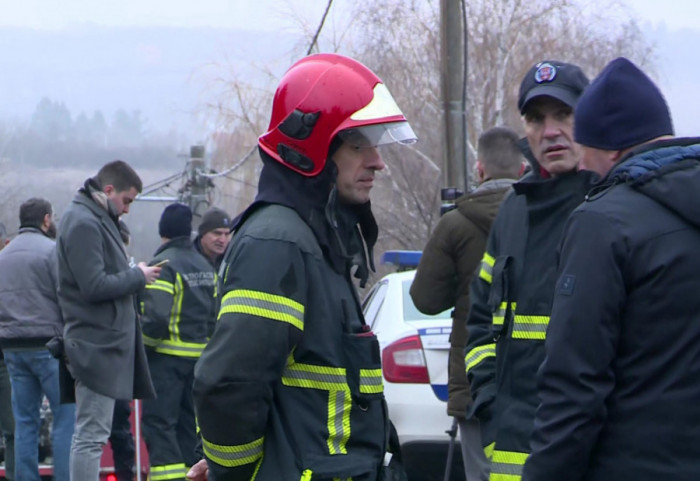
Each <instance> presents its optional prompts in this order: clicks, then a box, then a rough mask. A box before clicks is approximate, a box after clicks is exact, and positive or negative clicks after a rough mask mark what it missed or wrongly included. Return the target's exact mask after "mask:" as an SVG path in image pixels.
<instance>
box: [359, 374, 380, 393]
mask: <svg viewBox="0 0 700 481" xmlns="http://www.w3.org/2000/svg"><path fill="white" fill-rule="evenodd" d="M360 392H361V393H363V394H375V393H380V392H384V380H383V379H382V370H381V369H360Z"/></svg>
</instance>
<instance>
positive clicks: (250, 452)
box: [202, 438, 264, 468]
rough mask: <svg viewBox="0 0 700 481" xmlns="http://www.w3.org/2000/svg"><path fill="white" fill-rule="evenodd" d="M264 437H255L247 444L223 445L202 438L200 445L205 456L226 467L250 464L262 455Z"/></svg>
mask: <svg viewBox="0 0 700 481" xmlns="http://www.w3.org/2000/svg"><path fill="white" fill-rule="evenodd" d="M263 440H264V438H259V439H256V440H255V441H253V442H250V443H247V444H240V445H237V446H224V445H221V444H214V443H212V442H210V441H207V440H206V439H204V438H202V447H203V448H204V454H206V456H207V458H209V459H211V460H212V461H213V462H215V463H216V464H218V465H220V466H225V467H228V468H232V467H236V466H243V465H246V464H251V463H254V462H255V461H257V460H258V459H260V458H261V457H262V454H263Z"/></svg>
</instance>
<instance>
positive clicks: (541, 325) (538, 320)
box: [512, 315, 549, 341]
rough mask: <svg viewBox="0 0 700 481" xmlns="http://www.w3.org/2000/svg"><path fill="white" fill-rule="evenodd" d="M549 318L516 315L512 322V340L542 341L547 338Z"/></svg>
mask: <svg viewBox="0 0 700 481" xmlns="http://www.w3.org/2000/svg"><path fill="white" fill-rule="evenodd" d="M548 324H549V316H523V315H516V316H515V319H514V321H513V334H512V337H513V339H534V340H542V341H544V339H545V338H546V337H547V325H548Z"/></svg>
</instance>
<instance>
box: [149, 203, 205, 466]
mask: <svg viewBox="0 0 700 481" xmlns="http://www.w3.org/2000/svg"><path fill="white" fill-rule="evenodd" d="M158 231H159V232H158V233H159V235H160V237H161V239H162V241H163V243H162V244H161V246H160V247H159V248H158V250H156V253H155V256H154V259H153V260H152V261H151V264H152V265H154V266H158V267H161V268H162V270H161V274H160V278H159V279H158V280H157V281H156V282H154V283H153V284H151V285H148V286H146V289H145V290H144V291H143V293H142V297H141V301H142V303H141V306H142V314H143V317H142V322H143V339H144V343H145V344H146V346H147V349H146V353H147V356H148V365H149V367H150V370H151V374H152V376H153V384H154V386H155V388H156V394H157V398H156V399H152V400H148V401H145V402H144V404H143V418H142V424H141V425H142V427H143V435H144V438H145V440H146V445H147V446H148V455H149V461H150V465H151V479H159V480H169V479H172V480H175V479H183V478H184V477H185V473H186V472H187V471H186V470H187V469H188V468H189V466H192V465H193V464H195V463H196V462H197V461H198V460H199V457H198V456H196V455H195V444H196V426H195V420H194V407H193V401H192V382H193V380H194V365H195V362H196V361H197V359H199V356H200V354H201V353H202V351H203V350H204V346H206V344H207V340H208V339H209V337H210V336H211V333H212V332H213V330H214V322H215V320H216V273H215V272H214V267H213V266H212V265H211V264H210V263H209V262H207V260H206V259H205V258H204V257H203V256H201V255H200V254H199V253H198V252H197V251H196V250H195V249H194V248H193V246H192V241H191V240H190V234H191V232H192V211H191V210H190V208H189V207H187V206H186V205H184V204H171V205H169V206H167V207H166V208H165V210H164V211H163V214H162V215H161V218H160V222H159V223H158Z"/></svg>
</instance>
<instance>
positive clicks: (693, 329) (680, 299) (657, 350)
mask: <svg viewBox="0 0 700 481" xmlns="http://www.w3.org/2000/svg"><path fill="white" fill-rule="evenodd" d="M699 186H700V139H698V138H695V139H672V140H669V141H663V142H658V143H655V144H651V145H649V146H646V147H644V148H640V149H639V150H638V151H637V152H633V153H632V155H631V157H628V158H626V159H623V161H622V162H621V163H620V164H618V165H617V166H616V167H615V168H614V169H613V170H612V171H611V173H610V174H609V175H608V176H607V177H606V178H605V179H604V181H603V182H602V183H601V184H600V186H599V187H597V188H596V190H595V191H592V192H591V194H589V196H588V197H587V201H586V202H585V203H584V204H583V205H582V206H581V207H580V208H578V209H577V210H576V211H575V212H574V213H573V214H572V216H571V218H570V220H569V222H568V224H567V226H566V230H565V236H564V240H563V243H562V249H561V260H560V265H559V270H558V271H559V276H560V277H559V281H558V283H557V289H556V294H555V299H554V306H553V309H552V321H551V323H550V326H549V333H548V334H547V341H546V351H547V355H546V358H545V361H544V363H543V365H542V368H541V370H540V373H539V375H538V384H539V392H540V396H541V402H542V404H541V407H540V408H539V409H538V412H537V417H536V418H535V435H534V437H533V440H532V456H531V459H530V460H529V461H528V463H527V465H526V467H525V475H524V479H527V480H529V481H535V480H536V481H549V480H561V479H567V480H571V481H578V480H586V481H602V480H616V481H657V480H660V479H673V480H674V481H696V480H698V479H700V430H698V429H697V426H700V403H698V399H700V382H698V380H699V379H700V295H698V293H700V277H699V276H698V272H700V255H699V254H698V246H700V208H699V206H700V187H699Z"/></svg>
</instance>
